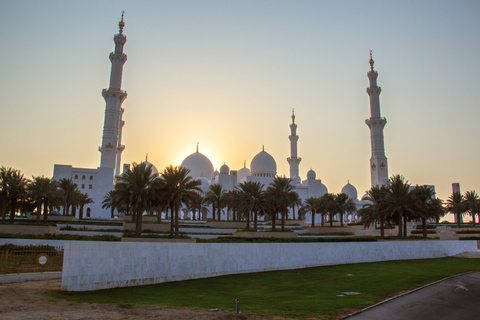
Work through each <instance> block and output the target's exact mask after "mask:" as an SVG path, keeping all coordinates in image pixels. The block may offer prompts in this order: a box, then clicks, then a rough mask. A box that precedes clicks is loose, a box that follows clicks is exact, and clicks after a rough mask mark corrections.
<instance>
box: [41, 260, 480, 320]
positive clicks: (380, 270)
mask: <svg viewBox="0 0 480 320" xmlns="http://www.w3.org/2000/svg"><path fill="white" fill-rule="evenodd" d="M479 269H480V263H479V260H478V259H462V258H442V259H425V260H404V261H386V262H376V263H362V264H349V265H338V266H325V267H316V268H307V269H295V270H286V271H272V272H262V273H250V274H238V275H229V276H221V277H214V278H206V279H196V280H188V281H180V282H168V283H162V284H156V285H147V286H139V287H128V288H116V289H108V290H99V291H89V292H60V291H55V292H51V293H49V294H50V295H53V296H54V297H60V298H64V299H68V300H74V301H78V302H90V303H100V304H102V303H112V304H125V305H134V306H145V305H148V306H164V307H175V308H194V309H210V308H219V309H222V310H232V311H233V310H235V299H236V298H238V299H240V310H241V311H242V313H243V314H248V315H260V316H277V317H278V316H280V317H288V318H293V319H296V318H305V317H319V318H320V319H328V320H330V319H335V318H336V317H337V316H338V315H340V314H348V313H350V312H353V311H354V310H358V309H361V308H365V307H367V306H370V305H372V304H374V303H377V302H379V301H382V300H384V299H386V298H388V297H392V296H394V295H396V294H398V293H400V292H402V291H406V290H411V289H414V288H417V287H419V286H422V285H425V284H427V283H430V282H433V281H436V280H439V279H442V278H444V277H447V276H451V275H455V274H458V273H462V272H467V271H473V270H479ZM346 291H354V292H359V293H360V294H358V295H344V296H339V295H340V294H341V293H342V292H346Z"/></svg>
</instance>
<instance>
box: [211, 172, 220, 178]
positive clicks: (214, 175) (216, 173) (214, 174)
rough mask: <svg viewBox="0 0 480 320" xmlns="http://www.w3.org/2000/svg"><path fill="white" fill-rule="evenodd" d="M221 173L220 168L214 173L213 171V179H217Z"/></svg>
mask: <svg viewBox="0 0 480 320" xmlns="http://www.w3.org/2000/svg"><path fill="white" fill-rule="evenodd" d="M219 174H220V173H219V172H218V170H215V171H214V172H213V173H212V179H215V177H216V176H218V175H219Z"/></svg>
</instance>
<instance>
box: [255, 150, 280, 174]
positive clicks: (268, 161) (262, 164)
mask: <svg viewBox="0 0 480 320" xmlns="http://www.w3.org/2000/svg"><path fill="white" fill-rule="evenodd" d="M250 168H251V174H252V176H257V177H275V175H276V174H277V163H276V162H275V159H273V157H272V156H271V155H270V154H268V153H267V152H265V151H262V152H260V153H259V154H257V155H256V156H255V157H254V158H253V159H252V162H251V163H250Z"/></svg>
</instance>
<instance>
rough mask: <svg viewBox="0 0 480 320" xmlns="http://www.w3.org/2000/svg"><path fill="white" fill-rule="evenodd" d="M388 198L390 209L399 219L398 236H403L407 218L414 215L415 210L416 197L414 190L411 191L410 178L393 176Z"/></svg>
mask: <svg viewBox="0 0 480 320" xmlns="http://www.w3.org/2000/svg"><path fill="white" fill-rule="evenodd" d="M386 200H387V202H386V205H387V208H388V210H389V211H390V212H391V214H392V216H393V217H396V218H397V220H398V237H400V238H401V237H402V234H403V232H402V231H403V227H404V224H405V227H406V223H407V220H408V218H409V217H410V216H412V215H413V211H414V197H413V192H410V184H409V183H408V180H405V178H404V177H403V176H401V175H394V176H392V177H391V178H390V187H389V194H388V197H387V199H386ZM405 229H406V228H405ZM405 234H406V230H405Z"/></svg>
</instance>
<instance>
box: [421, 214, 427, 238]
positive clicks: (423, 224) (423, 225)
mask: <svg viewBox="0 0 480 320" xmlns="http://www.w3.org/2000/svg"><path fill="white" fill-rule="evenodd" d="M422 229H423V237H424V238H427V219H425V218H422Z"/></svg>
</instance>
